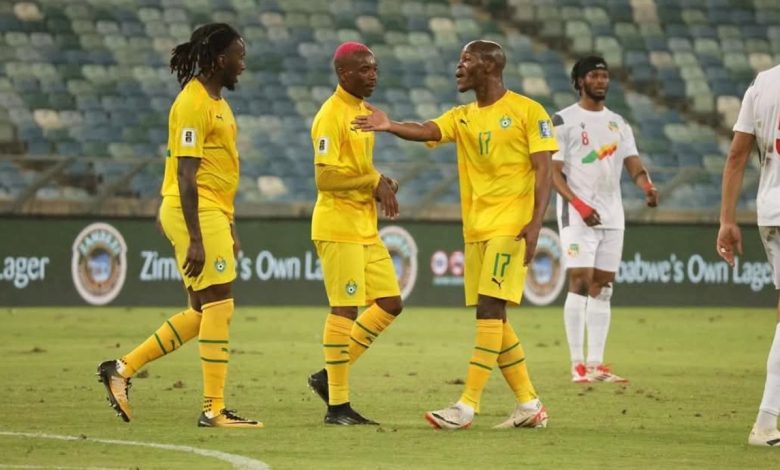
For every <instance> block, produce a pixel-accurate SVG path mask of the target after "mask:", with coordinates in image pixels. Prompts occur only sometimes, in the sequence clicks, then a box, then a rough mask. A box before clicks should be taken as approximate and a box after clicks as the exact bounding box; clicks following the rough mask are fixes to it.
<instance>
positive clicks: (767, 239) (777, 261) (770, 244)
mask: <svg viewBox="0 0 780 470" xmlns="http://www.w3.org/2000/svg"><path fill="white" fill-rule="evenodd" d="M758 233H759V234H760V235H761V243H763V244H764V251H765V252H766V259H767V260H768V261H769V264H771V265H772V280H773V281H774V282H775V289H780V227H758Z"/></svg>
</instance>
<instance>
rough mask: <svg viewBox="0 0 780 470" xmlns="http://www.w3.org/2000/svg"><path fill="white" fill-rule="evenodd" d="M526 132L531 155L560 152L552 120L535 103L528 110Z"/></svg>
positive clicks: (540, 106) (539, 105)
mask: <svg viewBox="0 0 780 470" xmlns="http://www.w3.org/2000/svg"><path fill="white" fill-rule="evenodd" d="M526 132H527V134H528V153H529V154H532V153H537V152H545V151H549V152H553V153H554V152H556V151H557V150H558V142H556V141H555V131H554V130H553V123H552V120H551V119H550V116H549V115H548V114H547V111H545V110H544V108H543V107H542V105H541V104H539V103H533V104H532V105H531V106H530V107H529V109H528V121H527V122H526Z"/></svg>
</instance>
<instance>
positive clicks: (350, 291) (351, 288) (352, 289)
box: [344, 279, 358, 296]
mask: <svg viewBox="0 0 780 470" xmlns="http://www.w3.org/2000/svg"><path fill="white" fill-rule="evenodd" d="M357 290H358V285H357V282H355V281H353V280H352V279H350V280H349V282H347V285H346V286H344V292H346V293H347V295H350V296H351V295H355V293H356V292H357Z"/></svg>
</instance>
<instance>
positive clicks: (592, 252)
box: [561, 226, 623, 273]
mask: <svg viewBox="0 0 780 470" xmlns="http://www.w3.org/2000/svg"><path fill="white" fill-rule="evenodd" d="M561 248H562V249H563V260H564V263H565V266H566V268H567V269H568V268H596V269H598V270H601V271H607V272H610V273H616V272H617V271H618V268H620V258H621V257H622V256H623V230H621V229H601V228H594V227H572V226H568V227H565V228H563V229H561Z"/></svg>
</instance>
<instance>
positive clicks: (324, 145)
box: [317, 137, 330, 155]
mask: <svg viewBox="0 0 780 470" xmlns="http://www.w3.org/2000/svg"><path fill="white" fill-rule="evenodd" d="M328 147H330V140H329V139H328V138H327V137H320V138H319V139H317V153H318V154H319V155H326V154H327V153H328Z"/></svg>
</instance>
